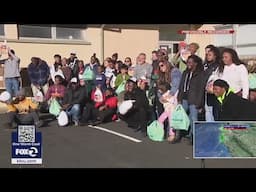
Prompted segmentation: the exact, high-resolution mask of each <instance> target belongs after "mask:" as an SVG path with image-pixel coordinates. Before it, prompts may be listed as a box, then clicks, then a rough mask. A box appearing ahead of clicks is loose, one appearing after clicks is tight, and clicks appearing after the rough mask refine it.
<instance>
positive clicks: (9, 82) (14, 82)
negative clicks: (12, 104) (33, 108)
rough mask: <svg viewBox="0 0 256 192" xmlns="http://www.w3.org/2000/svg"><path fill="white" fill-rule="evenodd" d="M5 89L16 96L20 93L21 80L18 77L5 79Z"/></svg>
mask: <svg viewBox="0 0 256 192" xmlns="http://www.w3.org/2000/svg"><path fill="white" fill-rule="evenodd" d="M5 87H6V91H8V92H9V93H10V94H11V96H16V94H17V92H18V91H19V80H18V78H17V77H12V78H5Z"/></svg>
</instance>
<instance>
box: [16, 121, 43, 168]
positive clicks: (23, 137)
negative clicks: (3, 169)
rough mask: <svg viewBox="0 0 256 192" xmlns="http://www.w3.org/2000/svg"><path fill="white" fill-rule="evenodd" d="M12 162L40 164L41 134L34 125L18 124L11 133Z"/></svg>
mask: <svg viewBox="0 0 256 192" xmlns="http://www.w3.org/2000/svg"><path fill="white" fill-rule="evenodd" d="M12 164H42V135H41V133H40V132H36V130H35V126H34V125H19V126H18V131H15V132H13V133H12Z"/></svg>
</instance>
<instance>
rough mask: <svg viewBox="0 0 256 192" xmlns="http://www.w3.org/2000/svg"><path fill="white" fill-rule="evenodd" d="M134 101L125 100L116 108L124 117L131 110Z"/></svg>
mask: <svg viewBox="0 0 256 192" xmlns="http://www.w3.org/2000/svg"><path fill="white" fill-rule="evenodd" d="M134 102H135V100H126V101H123V102H122V103H121V104H120V106H119V107H118V110H119V113H120V114H121V115H125V114H126V113H127V112H128V111H129V110H130V109H131V108H132V105H133V103H134Z"/></svg>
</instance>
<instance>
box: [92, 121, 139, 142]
mask: <svg viewBox="0 0 256 192" xmlns="http://www.w3.org/2000/svg"><path fill="white" fill-rule="evenodd" d="M88 127H90V128H93V129H99V130H101V131H105V132H108V133H111V134H113V135H117V136H119V137H123V138H125V139H128V140H131V141H133V142H136V143H140V142H142V141H141V140H138V139H135V138H133V137H130V136H127V135H124V134H122V133H118V132H115V131H111V130H109V129H105V128H103V127H98V126H92V125H88Z"/></svg>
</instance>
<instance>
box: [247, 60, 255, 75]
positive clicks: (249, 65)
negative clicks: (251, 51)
mask: <svg viewBox="0 0 256 192" xmlns="http://www.w3.org/2000/svg"><path fill="white" fill-rule="evenodd" d="M247 70H248V72H249V73H256V60H255V59H251V60H249V61H248V62H247Z"/></svg>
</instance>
